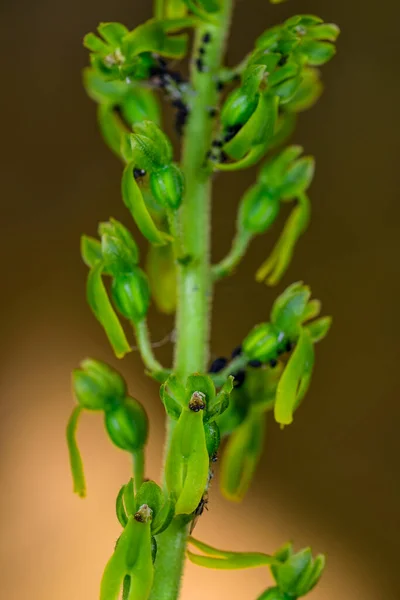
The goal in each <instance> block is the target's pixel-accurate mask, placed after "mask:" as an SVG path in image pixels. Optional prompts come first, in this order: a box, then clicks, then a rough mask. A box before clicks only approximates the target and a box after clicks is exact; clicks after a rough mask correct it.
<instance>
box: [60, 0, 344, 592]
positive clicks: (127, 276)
mask: <svg viewBox="0 0 400 600" xmlns="http://www.w3.org/2000/svg"><path fill="white" fill-rule="evenodd" d="M280 1H281V0H271V2H272V3H273V4H277V3H278V2H280ZM232 11H233V0H155V5H154V16H153V18H151V19H150V20H149V21H147V22H145V23H143V24H141V25H139V26H137V27H135V28H134V29H132V30H129V29H128V28H127V27H125V26H124V25H122V24H120V23H101V24H100V25H99V26H98V28H97V33H96V34H95V33H89V34H87V35H86V36H85V39H84V45H85V47H86V48H87V49H88V50H89V52H90V67H87V68H86V69H85V70H84V85H85V88H86V90H87V93H88V95H89V96H90V98H92V99H93V100H94V101H95V103H96V104H97V116H98V123H99V127H100V131H101V133H102V136H103V138H104V141H105V143H106V144H107V145H108V147H109V148H110V149H111V151H112V152H113V153H114V154H115V155H116V156H117V157H118V159H119V160H120V161H121V162H122V166H123V172H122V184H121V196H122V200H123V202H124V204H125V206H126V208H127V211H128V213H129V215H130V216H131V217H132V219H133V221H134V223H135V225H136V229H137V231H136V232H135V235H139V234H141V235H142V236H144V238H145V239H146V241H147V242H148V252H147V257H146V261H145V265H143V261H141V257H140V253H139V249H138V246H137V244H136V241H135V239H134V236H133V235H132V233H131V231H130V230H129V229H128V228H127V227H126V226H125V225H123V224H122V223H120V222H119V221H117V220H115V219H113V218H111V219H110V220H109V221H107V222H104V223H100V225H99V227H98V238H94V237H90V236H86V235H84V236H83V237H82V241H81V254H82V258H83V260H84V262H85V263H86V265H87V266H88V268H89V273H88V278H87V299H88V303H89V306H90V308H91V309H92V311H93V314H94V316H95V317H96V319H97V320H98V321H99V323H100V325H101V326H102V328H103V329H104V332H105V334H106V336H107V338H108V340H109V342H110V344H111V346H112V348H113V350H114V352H115V354H116V356H117V357H118V358H122V357H124V356H125V355H126V354H128V353H129V352H130V351H131V350H132V341H131V340H130V339H129V338H130V336H129V335H128V334H127V331H126V328H125V327H123V325H122V324H121V319H123V322H124V323H126V322H127V323H130V324H131V326H132V328H133V332H134V335H135V337H136V344H137V347H138V349H139V351H140V354H141V356H142V359H143V363H144V366H145V369H146V374H147V375H149V376H150V377H152V378H153V379H154V380H155V381H157V382H158V383H159V385H160V398H161V402H162V404H163V405H164V407H165V411H166V419H167V431H166V442H165V464H164V470H163V474H162V477H161V482H160V485H158V484H157V483H156V482H154V481H150V480H148V479H146V478H145V474H146V467H145V454H144V448H145V445H146V443H147V440H148V429H149V422H148V417H147V414H146V411H145V408H144V406H143V404H142V403H141V402H139V401H138V400H137V399H135V398H133V397H132V396H130V395H129V393H128V390H127V386H126V383H125V381H124V380H123V378H122V377H121V376H120V375H119V374H118V373H117V372H116V371H115V370H114V369H112V368H111V367H109V366H108V365H106V364H104V363H102V362H100V361H98V360H94V359H86V360H84V361H83V362H82V363H81V365H80V368H78V369H76V370H75V371H74V373H73V377H72V381H73V390H74V395H75V398H76V401H77V404H76V406H75V408H74V410H73V412H72V415H71V418H70V420H69V423H68V427H67V440H68V447H69V454H70V463H71V470H72V475H73V481H74V491H75V492H76V493H77V494H79V495H80V496H85V493H86V485H85V478H84V472H83V464H82V459H81V456H80V453H79V449H78V445H77V440H76V430H77V426H78V422H79V419H80V416H81V414H82V413H83V412H85V411H88V412H90V411H100V412H102V413H103V415H104V425H105V430H106V432H107V435H108V437H109V439H110V440H111V442H112V443H113V444H114V445H115V446H117V447H118V448H120V449H122V450H123V451H125V452H127V453H129V454H130V455H131V456H132V460H133V473H132V475H133V477H132V478H131V479H130V480H129V481H128V482H127V483H126V484H124V485H123V486H122V487H121V489H120V490H119V492H118V494H117V499H116V513H117V518H118V520H119V522H120V524H121V528H122V531H121V535H120V537H119V538H118V540H117V543H116V544H115V547H114V549H113V551H112V553H111V558H110V560H109V561H108V563H107V565H106V567H105V570H104V575H103V578H102V581H101V585H100V600H117V599H118V598H121V597H122V598H123V600H148V599H151V600H174V599H176V598H178V597H179V590H180V582H181V578H182V574H183V565H184V561H185V558H186V557H187V558H188V559H189V560H190V561H192V562H193V563H195V564H196V565H199V566H201V567H208V568H215V569H244V568H249V567H265V566H267V567H268V568H269V569H270V571H271V573H272V577H273V579H274V585H273V587H268V588H267V589H266V590H265V591H264V592H263V593H262V594H261V596H259V598H258V600H296V599H297V598H300V597H302V596H304V595H306V594H307V593H308V592H309V591H310V590H311V589H312V588H313V587H314V586H315V585H316V583H317V582H318V580H319V578H320V576H321V573H322V571H323V568H324V563H325V559H324V557H323V556H322V555H319V556H317V557H316V558H313V556H312V554H311V551H310V549H309V548H306V549H303V550H300V551H299V552H294V550H293V548H292V546H291V545H290V544H286V545H285V546H283V547H282V548H280V549H279V550H277V551H276V552H275V553H274V554H272V555H268V554H263V553H254V552H240V553H238V552H229V551H222V550H218V549H216V548H212V547H211V546H209V545H207V544H206V543H204V542H201V541H199V540H197V539H195V538H194V537H192V533H193V530H194V528H195V525H196V523H197V520H198V519H199V517H200V516H201V514H202V512H203V509H204V507H205V506H206V504H207V502H208V492H209V487H210V484H211V480H212V476H213V470H214V463H215V461H216V460H217V458H218V457H219V455H220V454H221V491H222V493H223V495H224V496H225V497H226V498H227V499H228V500H233V501H241V500H243V498H244V496H245V494H246V492H247V491H248V489H249V487H250V485H251V481H252V478H253V475H254V472H255V469H256V467H257V463H258V461H259V458H260V454H261V452H262V448H263V440H264V432H265V424H266V419H267V416H268V415H273V418H274V419H275V421H277V422H278V423H279V424H280V425H281V427H284V426H287V425H289V424H290V423H292V421H293V416H294V413H295V411H296V410H297V409H298V407H299V406H300V404H301V402H302V400H303V398H304V396H305V394H306V392H307V389H308V387H309V384H310V380H311V375H312V371H313V366H314V354H315V350H314V346H315V344H316V343H317V342H319V341H320V340H321V339H322V338H324V337H325V335H326V333H327V332H328V329H329V327H330V324H331V319H330V317H320V316H319V315H320V310H321V304H320V302H319V301H318V300H315V299H312V298H311V291H310V289H309V287H308V286H306V285H304V284H303V282H301V281H300V282H296V283H294V284H292V285H290V286H289V287H288V288H287V289H286V290H284V291H283V292H282V293H281V294H280V295H279V296H278V297H277V299H276V300H275V302H274V304H273V306H272V309H271V313H270V315H269V320H266V321H265V322H264V323H261V324H258V325H256V326H255V327H254V329H252V330H251V331H250V332H249V333H248V335H247V336H246V337H245V339H244V340H243V342H242V344H241V345H240V346H239V347H238V348H235V349H234V350H233V351H232V352H231V353H230V354H231V356H230V357H229V358H225V357H219V358H217V359H216V360H214V361H213V362H212V363H211V364H210V362H209V339H210V308H211V300H212V295H213V291H214V287H215V285H216V284H217V283H218V281H219V280H221V279H222V278H224V277H227V276H229V275H231V274H232V273H233V272H234V270H235V268H236V267H237V265H238V264H239V262H240V261H241V260H242V258H243V256H244V255H245V252H246V250H247V248H248V246H249V244H250V243H251V241H252V239H253V238H254V237H255V236H258V235H264V234H265V233H266V232H267V231H268V230H269V229H270V227H271V225H272V224H273V223H274V222H275V220H276V219H277V217H278V214H279V212H280V209H281V206H282V204H284V203H292V204H293V209H292V212H291V213H290V216H289V218H288V220H287V222H286V224H285V226H284V229H283V231H282V233H281V235H280V237H279V239H278V241H277V242H276V245H275V247H274V248H273V250H272V253H271V254H270V256H269V257H268V258H266V260H265V261H264V262H263V264H261V265H260V268H259V270H258V271H257V273H256V279H257V280H258V281H259V282H263V283H264V282H265V283H266V284H267V285H270V286H271V285H276V284H278V283H279V281H280V279H281V277H282V276H283V274H284V273H285V272H286V270H287V268H288V266H289V263H290V260H291V257H292V254H293V252H294V248H295V246H296V244H297V242H298V239H299V238H300V236H301V235H302V234H303V233H304V231H305V229H306V227H307V224H308V221H309V218H310V200H309V197H308V188H309V186H310V184H311V182H312V179H313V174H314V160H313V158H312V157H310V156H303V154H302V153H303V150H302V148H301V147H299V146H294V145H289V146H288V145H285V144H286V142H287V140H288V138H289V136H290V134H291V133H292V131H293V128H294V126H295V123H296V120H297V116H298V114H299V113H300V112H302V111H303V110H306V109H308V108H310V107H311V106H312V105H313V104H314V103H315V102H316V101H317V100H318V98H319V96H320V95H321V91H322V84H321V79H320V70H319V67H320V66H321V65H323V64H325V63H326V62H328V61H329V60H330V59H331V58H332V57H333V56H334V54H335V45H334V43H335V41H336V39H337V37H338V34H339V29H338V27H337V26H336V25H333V24H330V23H324V22H323V21H322V19H320V18H319V17H316V16H314V15H297V16H294V17H292V18H290V19H288V20H286V21H285V22H283V23H282V24H279V25H276V26H274V27H271V28H269V29H267V30H266V31H264V32H263V33H262V34H261V35H260V36H259V38H258V39H257V40H256V41H255V44H254V47H253V48H252V49H250V50H249V52H248V53H247V54H246V56H245V57H244V58H243V60H242V61H241V62H240V63H239V64H237V65H236V66H233V67H232V66H226V65H225V64H224V62H223V58H224V51H225V47H226V43H227V40H228V35H229V26H230V23H231V17H232ZM190 34H192V35H190ZM186 58H188V64H189V72H190V75H189V77H186V76H185V75H184V74H183V73H184V71H180V70H178V68H177V66H176V65H178V64H179V61H183V60H185V59H186ZM160 97H163V98H164V99H165V100H167V101H168V102H170V104H171V106H172V107H173V109H174V112H175V133H176V135H175V139H174V142H175V144H174V145H175V146H176V147H177V146H178V143H177V142H179V146H181V151H180V152H177V153H175V151H174V147H173V145H172V143H171V140H170V139H169V138H168V136H167V135H166V134H165V133H164V131H163V129H162V124H161V111H160V103H159V100H160ZM258 163H261V164H260V168H259V171H258V176H257V179H256V182H255V183H254V185H252V186H251V187H250V188H249V189H248V190H247V191H246V192H245V194H244V196H243V198H242V199H241V201H240V205H239V210H238V214H237V230H236V235H235V237H234V239H233V242H232V247H231V249H230V250H229V252H228V254H227V255H226V257H225V258H224V259H223V260H222V261H220V262H219V263H218V264H214V265H212V264H211V261H210V229H211V217H210V205H211V191H212V182H213V177H214V175H215V174H216V173H217V172H219V171H222V172H224V171H235V170H240V169H247V168H249V167H252V166H253V165H256V164H258ZM151 300H153V301H154V303H155V305H156V306H157V308H158V309H159V310H160V311H162V312H164V313H167V314H174V313H176V325H175V336H174V342H175V346H174V361H173V365H172V366H171V367H169V366H168V367H165V366H163V365H161V364H160V362H159V360H158V359H157V358H156V356H155V354H154V347H155V345H154V344H152V342H151V338H150V334H149V330H148V324H147V313H148V309H149V305H150V302H151ZM221 440H222V442H223V443H222V450H221ZM224 440H225V442H224ZM189 548H191V549H189Z"/></svg>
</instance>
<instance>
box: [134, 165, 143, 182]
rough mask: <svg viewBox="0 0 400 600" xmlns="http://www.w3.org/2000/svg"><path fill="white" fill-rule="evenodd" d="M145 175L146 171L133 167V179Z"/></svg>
mask: <svg viewBox="0 0 400 600" xmlns="http://www.w3.org/2000/svg"><path fill="white" fill-rule="evenodd" d="M145 175H146V171H145V170H144V169H137V168H136V167H135V168H134V169H133V176H134V178H135V179H140V178H141V177H144V176H145Z"/></svg>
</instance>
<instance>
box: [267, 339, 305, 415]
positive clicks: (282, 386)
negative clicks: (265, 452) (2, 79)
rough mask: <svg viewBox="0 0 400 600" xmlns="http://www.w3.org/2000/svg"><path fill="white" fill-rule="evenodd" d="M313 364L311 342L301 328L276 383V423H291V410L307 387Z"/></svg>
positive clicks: (292, 410)
mask: <svg viewBox="0 0 400 600" xmlns="http://www.w3.org/2000/svg"><path fill="white" fill-rule="evenodd" d="M313 365H314V348H313V344H312V341H311V338H310V335H309V333H308V332H307V331H306V330H305V329H303V330H302V332H301V335H300V337H299V341H298V342H297V344H296V348H295V349H294V351H293V354H292V355H291V357H290V359H289V362H288V364H287V366H286V368H285V370H284V372H283V375H282V377H281V379H280V381H279V384H278V388H277V392H276V401H275V407H274V416H275V420H276V421H277V423H280V424H281V425H290V423H292V421H293V412H294V410H295V408H296V405H297V403H298V402H299V401H300V400H301V397H302V396H303V395H304V393H305V389H306V388H307V387H308V384H309V381H310V377H311V372H312V368H313Z"/></svg>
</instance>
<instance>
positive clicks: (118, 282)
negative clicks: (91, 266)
mask: <svg viewBox="0 0 400 600" xmlns="http://www.w3.org/2000/svg"><path fill="white" fill-rule="evenodd" d="M111 293H112V298H113V300H114V302H115V305H116V307H117V309H118V310H119V312H120V313H121V314H122V315H123V316H124V317H126V318H127V319H129V320H130V321H132V322H133V323H138V322H139V321H141V320H142V319H143V318H144V317H145V316H146V314H147V311H148V309H149V305H150V288H149V282H148V279H147V277H146V275H145V273H144V272H143V271H142V269H140V268H139V267H133V268H132V271H131V272H130V273H123V274H122V275H117V276H116V277H115V279H114V281H113V283H112V288H111Z"/></svg>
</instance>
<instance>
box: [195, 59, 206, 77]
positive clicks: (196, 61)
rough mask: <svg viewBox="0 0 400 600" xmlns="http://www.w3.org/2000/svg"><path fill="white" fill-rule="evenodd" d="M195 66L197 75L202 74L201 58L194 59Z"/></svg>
mask: <svg viewBox="0 0 400 600" xmlns="http://www.w3.org/2000/svg"><path fill="white" fill-rule="evenodd" d="M195 65H196V69H197V70H198V71H199V73H202V72H203V71H204V63H203V59H202V58H196V60H195Z"/></svg>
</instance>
